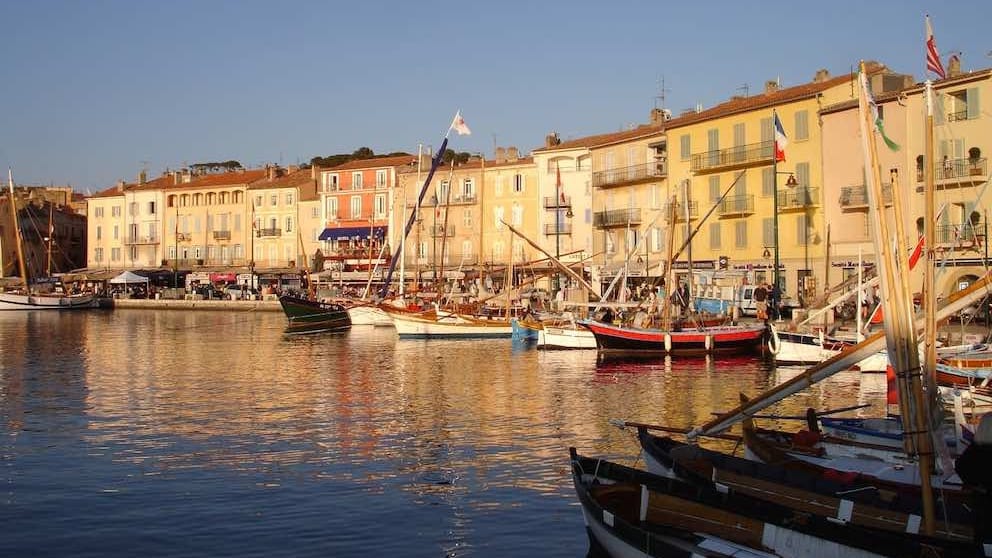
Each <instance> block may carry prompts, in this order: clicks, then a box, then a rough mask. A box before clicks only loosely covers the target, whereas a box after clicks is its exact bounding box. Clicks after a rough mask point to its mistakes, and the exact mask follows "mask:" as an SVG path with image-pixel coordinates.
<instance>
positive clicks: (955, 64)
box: [947, 54, 961, 77]
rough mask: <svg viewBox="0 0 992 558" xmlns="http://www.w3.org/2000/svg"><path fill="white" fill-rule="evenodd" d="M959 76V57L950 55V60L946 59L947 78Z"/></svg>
mask: <svg viewBox="0 0 992 558" xmlns="http://www.w3.org/2000/svg"><path fill="white" fill-rule="evenodd" d="M959 75H961V57H960V56H958V55H957V54H952V55H951V57H950V58H948V59H947V77H955V76H959Z"/></svg>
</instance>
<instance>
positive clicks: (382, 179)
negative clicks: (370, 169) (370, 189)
mask: <svg viewBox="0 0 992 558" xmlns="http://www.w3.org/2000/svg"><path fill="white" fill-rule="evenodd" d="M388 172H389V171H387V170H386V169H379V170H377V171H375V187H376V188H385V187H386V177H387V176H388Z"/></svg>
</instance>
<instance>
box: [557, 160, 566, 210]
mask: <svg viewBox="0 0 992 558" xmlns="http://www.w3.org/2000/svg"><path fill="white" fill-rule="evenodd" d="M555 180H556V182H555V187H556V188H558V197H559V198H561V203H562V205H564V204H565V191H564V190H562V189H561V166H559V165H558V163H555Z"/></svg>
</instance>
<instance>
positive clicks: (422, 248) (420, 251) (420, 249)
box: [417, 242, 427, 260]
mask: <svg viewBox="0 0 992 558" xmlns="http://www.w3.org/2000/svg"><path fill="white" fill-rule="evenodd" d="M417 258H419V259H421V260H425V259H427V243H426V242H421V243H420V245H419V246H417Z"/></svg>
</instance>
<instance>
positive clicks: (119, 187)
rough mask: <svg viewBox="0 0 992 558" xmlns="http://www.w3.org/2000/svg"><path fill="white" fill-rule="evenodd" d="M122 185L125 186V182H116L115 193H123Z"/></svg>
mask: <svg viewBox="0 0 992 558" xmlns="http://www.w3.org/2000/svg"><path fill="white" fill-rule="evenodd" d="M124 184H125V182H124V181H123V180H118V181H117V191H118V192H123V191H124Z"/></svg>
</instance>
